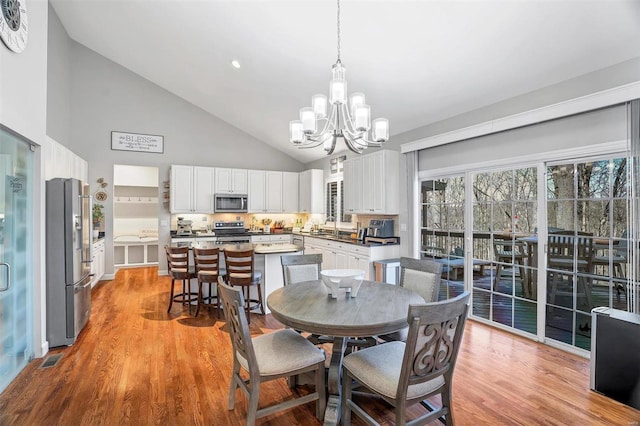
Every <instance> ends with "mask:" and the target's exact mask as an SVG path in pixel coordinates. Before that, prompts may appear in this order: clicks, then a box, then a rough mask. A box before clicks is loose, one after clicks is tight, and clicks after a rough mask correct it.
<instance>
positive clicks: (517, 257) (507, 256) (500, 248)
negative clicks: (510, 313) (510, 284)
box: [493, 239, 531, 296]
mask: <svg viewBox="0 0 640 426" xmlns="http://www.w3.org/2000/svg"><path fill="white" fill-rule="evenodd" d="M493 253H494V256H495V261H496V275H495V277H494V280H493V291H498V290H499V285H500V275H501V274H502V271H503V270H504V269H505V266H506V265H505V264H507V265H513V266H515V265H519V266H518V277H519V278H520V283H521V286H522V294H524V295H525V296H530V294H531V291H530V289H528V288H527V285H526V282H527V277H526V273H525V269H524V264H525V259H526V253H525V250H524V242H522V241H518V240H515V239H494V240H493Z"/></svg>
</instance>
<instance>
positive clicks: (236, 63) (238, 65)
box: [231, 59, 240, 68]
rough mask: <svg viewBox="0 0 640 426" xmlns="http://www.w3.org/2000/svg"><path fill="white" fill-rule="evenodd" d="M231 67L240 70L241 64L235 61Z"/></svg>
mask: <svg viewBox="0 0 640 426" xmlns="http://www.w3.org/2000/svg"><path fill="white" fill-rule="evenodd" d="M231 65H233V67H234V68H240V62H238V61H237V60H235V59H234V60H233V61H231Z"/></svg>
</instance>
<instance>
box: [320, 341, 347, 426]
mask: <svg viewBox="0 0 640 426" xmlns="http://www.w3.org/2000/svg"><path fill="white" fill-rule="evenodd" d="M347 340H348V338H346V337H334V338H333V350H332V351H331V363H330V364H329V378H328V380H327V390H328V391H329V392H328V394H329V400H328V401H327V408H326V410H325V412H324V424H325V426H329V425H337V424H338V423H339V422H340V413H341V407H342V405H341V402H342V395H341V392H342V360H343V359H344V351H345V350H346V348H347Z"/></svg>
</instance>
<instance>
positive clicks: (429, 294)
mask: <svg viewBox="0 0 640 426" xmlns="http://www.w3.org/2000/svg"><path fill="white" fill-rule="evenodd" d="M442 268H443V264H442V263H440V262H437V261H435V260H430V259H411V258H408V257H401V258H400V282H399V283H398V285H399V286H400V287H404V288H406V289H407V290H411V291H413V292H414V293H418V294H419V295H420V296H422V298H423V299H424V301H425V302H427V303H430V302H437V301H438V298H439V297H440V281H441V277H442ZM408 331H409V327H406V328H403V329H402V330H399V331H396V332H393V333H390V334H385V335H382V336H378V337H379V338H380V339H382V340H384V341H387V342H391V341H394V340H399V341H405V340H406V339H407V333H408Z"/></svg>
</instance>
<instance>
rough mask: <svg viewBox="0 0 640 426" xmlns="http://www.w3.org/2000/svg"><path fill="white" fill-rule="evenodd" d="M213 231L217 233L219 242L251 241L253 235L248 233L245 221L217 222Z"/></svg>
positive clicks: (236, 242)
mask: <svg viewBox="0 0 640 426" xmlns="http://www.w3.org/2000/svg"><path fill="white" fill-rule="evenodd" d="M213 231H214V232H215V234H216V239H217V241H216V242H217V244H242V243H250V242H251V235H249V234H248V233H247V230H246V229H245V227H244V222H242V221H236V222H215V223H214V224H213Z"/></svg>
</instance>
